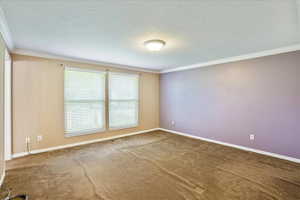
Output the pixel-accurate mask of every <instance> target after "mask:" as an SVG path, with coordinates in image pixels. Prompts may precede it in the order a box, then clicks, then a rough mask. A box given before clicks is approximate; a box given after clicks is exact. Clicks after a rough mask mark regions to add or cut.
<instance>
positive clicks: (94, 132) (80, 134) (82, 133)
mask: <svg viewBox="0 0 300 200" xmlns="http://www.w3.org/2000/svg"><path fill="white" fill-rule="evenodd" d="M104 131H105V129H104V128H103V129H92V130H83V131H76V132H72V133H66V132H65V138H69V137H75V136H83V135H91V134H96V133H101V132H104Z"/></svg>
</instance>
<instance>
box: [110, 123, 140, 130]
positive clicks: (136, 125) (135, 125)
mask: <svg viewBox="0 0 300 200" xmlns="http://www.w3.org/2000/svg"><path fill="white" fill-rule="evenodd" d="M138 126H139V125H138V124H134V125H131V126H123V127H112V128H109V129H108V130H109V131H117V130H123V129H128V128H137V127H138Z"/></svg>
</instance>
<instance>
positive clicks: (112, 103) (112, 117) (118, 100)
mask: <svg viewBox="0 0 300 200" xmlns="http://www.w3.org/2000/svg"><path fill="white" fill-rule="evenodd" d="M108 77H109V81H108V87H109V128H110V129H122V128H130V127H136V126H138V118H139V75H138V74H128V73H116V72H110V73H109V76H108Z"/></svg>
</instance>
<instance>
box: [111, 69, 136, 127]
mask: <svg viewBox="0 0 300 200" xmlns="http://www.w3.org/2000/svg"><path fill="white" fill-rule="evenodd" d="M110 74H119V75H128V76H138V99H132V100H123V101H137V111H136V112H137V113H136V114H137V123H136V124H132V125H128V126H120V127H111V126H110V124H109V117H110V112H109V110H110V107H109V105H110V101H111V100H110V96H109V95H110V94H109V91H110V83H109V80H110V79H109V75H110ZM107 78H108V81H107V83H108V85H107V102H108V103H107V104H108V105H107V110H108V119H107V122H108V130H110V131H116V130H121V129H127V128H137V127H138V126H139V124H140V78H141V77H140V74H139V73H126V72H114V71H111V72H109V73H108V75H107ZM112 101H122V100H112Z"/></svg>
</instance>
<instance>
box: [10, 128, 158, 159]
mask: <svg viewBox="0 0 300 200" xmlns="http://www.w3.org/2000/svg"><path fill="white" fill-rule="evenodd" d="M157 130H159V128H153V129H147V130H143V131H137V132H132V133H127V134H122V135H117V136H112V137H107V138H100V139H95V140H88V141H84V142H78V143H72V144H67V145H61V146H55V147H50V148H46V149H35V150H32V151H30V153H29V152H21V153H14V154H13V156H12V158H13V159H15V158H19V157H23V156H28V155H31V154H38V153H44V152H49V151H55V150H59V149H66V148H70V147H76V146H81V145H86V144H92V143H97V142H103V141H107V140H113V139H118V138H123V137H128V136H133V135H138V134H142V133H148V132H152V131H157Z"/></svg>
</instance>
